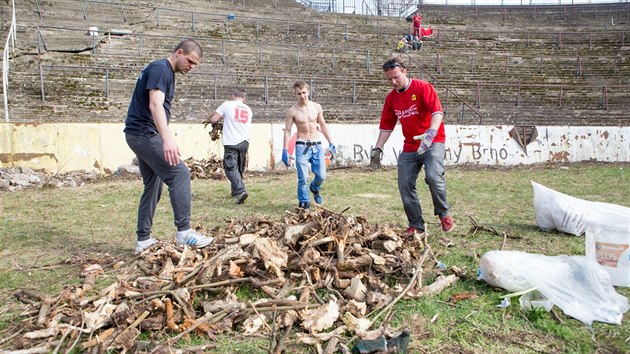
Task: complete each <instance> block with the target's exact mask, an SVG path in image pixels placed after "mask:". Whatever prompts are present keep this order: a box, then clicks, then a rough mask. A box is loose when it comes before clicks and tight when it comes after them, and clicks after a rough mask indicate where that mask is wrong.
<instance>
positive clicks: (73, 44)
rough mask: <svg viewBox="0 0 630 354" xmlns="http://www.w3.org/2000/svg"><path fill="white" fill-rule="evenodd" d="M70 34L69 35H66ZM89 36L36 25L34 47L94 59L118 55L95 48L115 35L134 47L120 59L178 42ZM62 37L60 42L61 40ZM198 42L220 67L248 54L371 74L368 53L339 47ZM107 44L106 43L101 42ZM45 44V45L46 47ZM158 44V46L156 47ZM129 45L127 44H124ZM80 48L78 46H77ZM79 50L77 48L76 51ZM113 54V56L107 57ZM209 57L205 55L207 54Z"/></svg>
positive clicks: (157, 51)
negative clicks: (85, 53)
mask: <svg viewBox="0 0 630 354" xmlns="http://www.w3.org/2000/svg"><path fill="white" fill-rule="evenodd" d="M68 32H70V33H72V35H68V34H66V33H68ZM89 32H91V33H90V34H91V35H90V36H87V38H86V36H85V33H86V31H85V30H83V29H78V28H67V27H60V26H38V27H37V28H36V41H37V43H36V48H37V52H38V53H39V54H42V53H44V52H46V51H60V52H72V51H75V52H78V51H80V50H81V48H82V49H83V51H87V50H89V51H91V53H92V55H93V56H95V57H98V56H105V55H116V54H115V53H117V52H118V53H120V50H121V49H120V48H121V47H120V46H116V48H114V49H111V50H108V49H107V48H106V47H105V46H103V47H101V48H100V49H98V46H100V45H102V44H107V43H111V42H112V38H116V37H118V36H126V37H131V38H134V40H133V41H132V43H134V45H135V47H127V49H125V47H123V53H121V54H119V55H120V56H125V57H127V56H129V55H130V53H134V54H133V55H137V56H140V57H142V56H144V55H151V54H155V55H162V54H163V53H164V52H165V50H164V49H165V48H164V45H163V43H164V42H166V41H165V40H166V39H172V42H173V43H176V42H177V41H179V40H181V37H180V36H169V35H156V34H144V33H116V32H112V31H110V30H96V29H93V30H90V31H89ZM48 35H50V36H52V38H53V39H54V40H57V42H58V43H57V44H55V45H51V44H50V42H51V41H52V40H51V41H49V38H48ZM60 38H63V40H60ZM191 38H194V39H195V40H197V41H198V42H199V43H200V45H201V46H202V48H203V49H204V52H206V53H210V56H212V55H214V56H215V57H218V58H219V62H220V63H221V64H224V65H227V64H228V62H229V60H230V54H233V55H237V56H238V57H239V58H241V59H240V60H242V58H243V57H244V56H245V55H248V57H247V58H248V60H249V62H257V63H258V64H264V63H266V62H269V64H274V66H285V65H297V66H298V67H300V66H303V64H304V63H307V62H308V61H309V59H313V58H317V59H320V60H326V61H327V62H329V63H330V65H331V66H332V67H333V68H335V67H336V66H337V64H338V62H339V60H341V59H343V60H344V64H345V65H347V66H348V65H349V66H351V67H354V68H362V69H366V72H367V73H369V72H370V50H369V49H360V48H340V47H336V46H331V45H295V44H276V43H265V42H253V41H244V40H232V39H216V38H212V37H200V36H196V37H191ZM103 41H106V42H103ZM47 42H48V44H47ZM151 42H153V43H154V44H153V45H151ZM156 42H157V44H156ZM125 43H129V42H125ZM79 46H80V47H79ZM77 48H79V49H77ZM110 53H112V54H110ZM206 56H208V55H206Z"/></svg>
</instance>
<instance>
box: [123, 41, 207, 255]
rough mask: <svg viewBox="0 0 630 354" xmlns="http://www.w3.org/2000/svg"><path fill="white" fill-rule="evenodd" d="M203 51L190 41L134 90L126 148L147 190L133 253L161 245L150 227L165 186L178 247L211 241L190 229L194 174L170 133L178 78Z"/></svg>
mask: <svg viewBox="0 0 630 354" xmlns="http://www.w3.org/2000/svg"><path fill="white" fill-rule="evenodd" d="M201 57H202V52H201V46H199V44H198V43H197V42H195V41H193V40H190V39H187V40H184V41H182V42H181V43H179V45H177V47H175V50H173V52H172V53H171V54H170V55H169V56H168V57H167V58H165V59H160V60H156V61H154V62H152V63H150V64H149V65H147V67H145V68H144V69H143V70H142V72H141V73H140V76H139V77H138V81H137V82H136V87H135V89H134V91H133V96H132V97H131V103H130V104H129V109H128V111H127V119H125V129H124V132H125V138H126V140H127V144H128V145H129V147H130V148H131V150H133V152H134V153H135V154H136V156H137V157H138V165H139V167H140V174H141V175H142V182H143V184H144V191H143V193H142V197H141V198H140V205H139V207H138V225H137V230H136V233H137V235H138V241H137V242H136V248H135V252H136V253H140V252H142V251H144V250H145V249H147V248H149V247H150V246H151V245H153V244H155V243H156V242H157V240H155V239H154V238H153V237H151V226H152V225H153V216H154V215H155V210H156V207H157V203H158V201H159V200H160V196H161V194H162V187H163V183H165V184H166V185H167V186H168V189H169V194H170V198H171V206H172V207H173V214H174V219H175V226H176V227H177V242H178V243H179V244H180V245H190V246H196V247H205V246H207V245H209V244H210V242H212V238H211V237H207V236H204V235H202V234H199V233H197V232H195V231H194V230H193V229H192V228H191V227H190V204H191V203H190V170H188V167H186V164H185V163H184V161H183V160H181V159H180V152H179V147H178V146H177V143H176V142H175V137H174V136H173V133H171V130H170V129H169V126H168V123H169V121H170V118H171V102H172V100H173V97H174V96H175V73H182V74H186V73H187V72H189V71H190V70H192V69H193V68H194V67H195V66H196V65H197V64H199V62H200V61H201Z"/></svg>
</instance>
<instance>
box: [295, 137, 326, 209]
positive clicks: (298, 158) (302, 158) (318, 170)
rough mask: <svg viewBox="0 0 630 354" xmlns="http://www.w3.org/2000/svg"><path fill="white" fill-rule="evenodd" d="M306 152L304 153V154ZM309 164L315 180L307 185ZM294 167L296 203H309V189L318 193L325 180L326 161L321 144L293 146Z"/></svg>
mask: <svg viewBox="0 0 630 354" xmlns="http://www.w3.org/2000/svg"><path fill="white" fill-rule="evenodd" d="M305 152H306V153H305ZM309 163H310V165H311V170H312V171H313V173H314V174H315V178H313V181H312V182H311V184H310V186H309V184H308V170H309V168H308V167H309ZM295 167H296V168H297V174H298V188H297V194H298V201H299V202H300V203H302V202H310V200H311V196H310V194H309V188H310V190H311V191H313V192H317V191H319V189H320V188H321V186H322V183H324V180H326V160H325V158H324V149H323V148H322V145H321V144H313V145H305V144H296V145H295Z"/></svg>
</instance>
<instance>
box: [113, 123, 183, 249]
mask: <svg viewBox="0 0 630 354" xmlns="http://www.w3.org/2000/svg"><path fill="white" fill-rule="evenodd" d="M125 138H126V139H127V145H129V147H130V148H131V150H132V151H133V152H134V153H135V154H136V156H137V157H138V165H139V167H140V174H141V175H142V182H143V183H144V191H143V192H142V197H140V205H139V207H138V226H137V231H136V233H137V234H138V241H143V240H146V239H148V238H149V237H151V226H152V225H153V217H154V216H155V210H156V208H157V203H158V202H159V201H160V197H161V195H162V186H163V184H162V182H164V183H165V184H166V185H167V186H168V190H169V194H170V197H171V206H172V207H173V214H174V218H175V226H176V227H177V231H184V230H188V229H190V170H189V169H188V167H186V164H185V163H184V161H181V160H180V162H179V164H178V165H177V166H170V165H168V164H167V163H166V160H165V159H164V152H163V150H162V144H163V143H162V137H161V136H160V134H157V133H149V134H144V133H143V134H139V135H133V134H125Z"/></svg>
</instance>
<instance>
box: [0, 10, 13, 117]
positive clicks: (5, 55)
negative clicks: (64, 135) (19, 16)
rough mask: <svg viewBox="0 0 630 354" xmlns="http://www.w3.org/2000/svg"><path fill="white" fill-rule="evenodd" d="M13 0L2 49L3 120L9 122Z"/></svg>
mask: <svg viewBox="0 0 630 354" xmlns="http://www.w3.org/2000/svg"><path fill="white" fill-rule="evenodd" d="M15 23H16V21H15V0H11V24H10V25H9V33H8V34H7V40H6V42H5V44H4V50H3V51H2V98H3V103H4V121H5V122H9V100H8V95H9V52H10V51H11V52H15V31H16V29H15V28H16V25H15Z"/></svg>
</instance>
